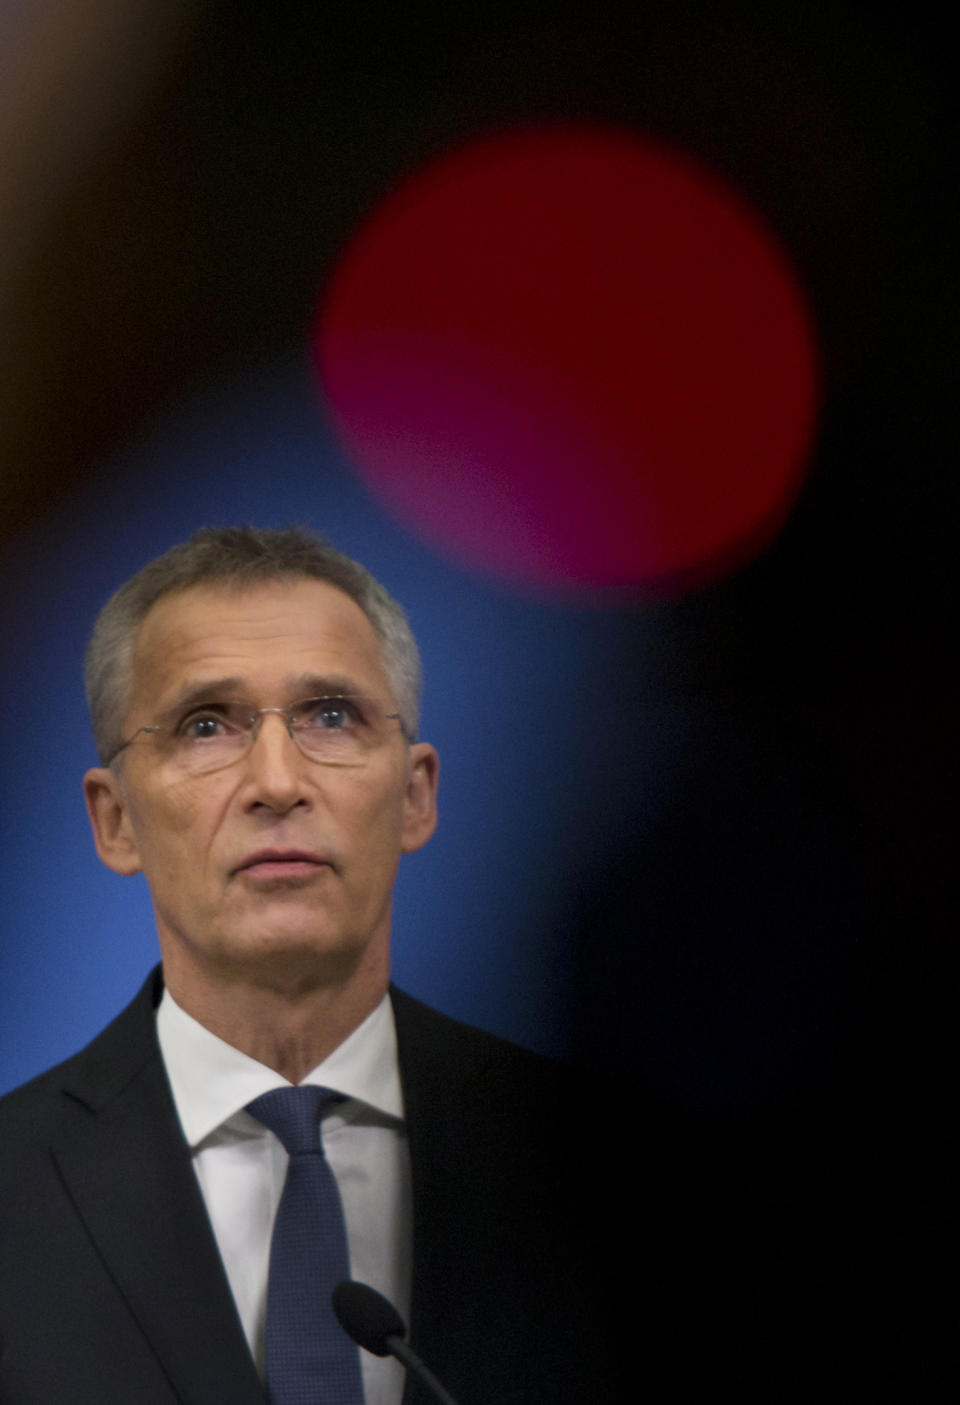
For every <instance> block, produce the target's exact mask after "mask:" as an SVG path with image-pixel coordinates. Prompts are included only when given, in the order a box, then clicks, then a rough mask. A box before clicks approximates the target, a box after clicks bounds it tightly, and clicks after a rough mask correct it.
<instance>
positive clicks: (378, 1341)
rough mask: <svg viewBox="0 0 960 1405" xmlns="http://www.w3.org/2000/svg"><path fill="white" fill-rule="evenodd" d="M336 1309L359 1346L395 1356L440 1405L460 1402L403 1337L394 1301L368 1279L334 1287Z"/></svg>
mask: <svg viewBox="0 0 960 1405" xmlns="http://www.w3.org/2000/svg"><path fill="white" fill-rule="evenodd" d="M333 1310H334V1313H335V1314H336V1318H337V1321H338V1322H339V1323H340V1326H341V1327H342V1328H343V1330H344V1331H345V1332H346V1333H347V1335H348V1336H349V1337H352V1338H353V1340H354V1341H355V1342H356V1344H357V1346H362V1347H363V1349H364V1351H370V1352H373V1355H374V1356H395V1357H396V1358H397V1360H398V1361H400V1362H402V1364H403V1365H404V1366H405V1367H406V1369H407V1370H408V1371H412V1372H413V1373H414V1375H415V1376H418V1377H419V1378H420V1380H421V1381H423V1383H424V1385H425V1386H426V1387H427V1389H428V1390H429V1391H430V1392H431V1393H432V1394H433V1395H434V1396H435V1397H436V1398H437V1400H439V1401H440V1402H441V1405H457V1402H456V1401H455V1400H454V1398H453V1396H452V1395H451V1394H450V1392H449V1391H447V1390H445V1389H444V1388H443V1386H442V1385H441V1384H440V1382H439V1381H438V1380H437V1378H436V1376H435V1375H434V1374H433V1372H432V1371H430V1370H429V1369H428V1368H427V1367H426V1366H425V1365H424V1364H423V1362H422V1361H421V1360H420V1358H419V1356H418V1355H417V1353H416V1352H415V1351H414V1350H413V1349H412V1348H411V1347H409V1346H408V1345H407V1343H406V1342H405V1341H404V1339H403V1338H404V1334H405V1333H406V1330H407V1329H406V1326H405V1325H404V1321H403V1318H402V1317H401V1316H400V1314H399V1312H398V1311H397V1309H396V1308H395V1307H394V1305H393V1303H392V1302H390V1301H389V1299H388V1298H385V1297H384V1296H383V1294H382V1293H378V1292H377V1290H376V1288H371V1287H370V1285H369V1284H368V1283H354V1282H353V1281H352V1280H350V1279H347V1280H346V1281H345V1282H343V1283H338V1284H337V1286H336V1287H335V1288H334V1290H333Z"/></svg>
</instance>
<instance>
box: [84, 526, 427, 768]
mask: <svg viewBox="0 0 960 1405" xmlns="http://www.w3.org/2000/svg"><path fill="white" fill-rule="evenodd" d="M299 578H306V579H313V580H320V581H326V582H327V583H328V584H329V585H333V586H336V587H337V589H338V590H342V591H343V593H344V594H345V595H348V596H349V597H350V599H351V600H353V601H355V602H356V604H357V605H359V606H360V608H361V610H362V611H363V612H364V614H365V615H366V617H367V619H368V620H369V621H370V624H371V625H372V626H373V630H374V633H375V634H376V636H377V638H378V640H379V641H380V647H381V650H382V655H383V664H384V668H385V670H386V674H387V677H388V679H389V681H390V687H391V689H392V690H393V694H394V697H395V699H396V702H397V707H398V709H399V712H400V722H401V725H402V727H403V730H404V732H405V733H406V735H407V737H408V738H409V739H410V740H411V741H412V740H413V739H414V738H415V737H416V735H417V724H418V721H419V711H420V688H421V670H420V655H419V652H418V650H417V644H416V640H415V639H414V637H413V634H412V632H411V630H410V625H409V624H408V622H407V617H406V615H405V614H404V611H403V608H402V606H400V605H399V604H398V603H397V601H396V600H394V599H393V598H392V597H391V596H390V595H388V594H387V592H386V591H385V590H384V588H383V586H382V585H380V583H379V582H378V581H376V580H374V578H373V576H372V575H371V574H370V572H369V571H368V570H366V568H365V567H363V566H361V565H360V563H359V562H358V561H354V560H352V559H351V557H349V556H344V555H343V553H342V552H340V551H337V550H336V549H335V548H334V547H332V546H330V545H328V544H327V543H326V542H324V541H322V540H321V539H320V538H319V537H317V536H315V535H314V534H313V533H311V532H309V531H307V530H305V529H302V528H299V527H290V528H286V529H284V530H275V529H272V528H257V527H204V528H202V529H201V530H200V531H198V532H195V533H194V534H193V536H192V537H190V538H189V540H188V541H185V542H182V543H180V544H179V545H178V546H174V547H171V548H170V550H169V551H165V552H164V553H163V555H162V556H158V557H157V558H156V559H155V560H154V561H150V562H148V564H147V565H146V566H144V567H143V568H142V569H141V570H139V571H138V572H137V574H136V575H135V576H132V577H131V578H130V580H128V581H127V582H126V583H125V584H124V585H122V586H121V587H120V589H119V590H118V591H117V592H116V594H115V595H113V596H111V598H110V599H109V600H108V601H107V603H106V605H104V607H103V609H102V610H101V611H100V613H99V615H98V616H97V619H96V622H95V624H94V626H93V633H92V635H91V636H90V643H89V645H88V646H87V654H86V662H85V668H84V677H85V681H86V688H87V703H88V706H89V708H90V719H91V721H92V723H93V735H94V739H95V741H96V744H97V751H98V752H99V755H100V760H101V762H102V763H103V764H104V765H106V764H107V762H108V760H109V758H110V757H111V756H113V755H114V754H115V753H116V751H117V750H118V748H119V747H120V745H121V743H122V741H123V736H122V727H123V717H124V714H125V712H126V709H127V705H128V703H129V698H130V689H131V685H132V681H133V679H132V673H133V648H134V642H135V640H136V637H137V634H138V632H139V629H140V626H141V625H142V624H143V621H144V620H145V619H146V616H147V614H148V612H149V611H150V610H151V609H152V608H153V606H154V605H155V604H156V603H157V601H158V600H160V599H161V598H162V597H163V596H165V595H172V594H175V593H177V592H180V591H184V590H189V589H190V588H191V587H192V586H199V585H217V584H222V585H232V586H236V587H238V588H240V589H242V588H244V587H246V586H248V585H255V584H259V583H263V582H268V581H279V580H297V579H299Z"/></svg>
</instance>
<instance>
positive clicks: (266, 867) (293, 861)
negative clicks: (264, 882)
mask: <svg viewBox="0 0 960 1405" xmlns="http://www.w3.org/2000/svg"><path fill="white" fill-rule="evenodd" d="M327 862H328V861H327V860H326V859H325V858H324V857H323V855H322V854H314V853H311V852H310V851H309V850H308V849H258V850H257V852H256V853H255V854H250V855H249V857H248V858H246V859H244V860H243V862H242V863H241V864H238V865H237V867H236V868H235V869H234V873H252V874H255V875H262V876H264V877H284V876H289V877H291V878H292V877H294V876H295V875H301V874H308V873H311V872H312V871H314V870H315V869H318V868H323V867H324V866H325V865H326V864H327Z"/></svg>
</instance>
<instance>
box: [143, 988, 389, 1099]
mask: <svg viewBox="0 0 960 1405" xmlns="http://www.w3.org/2000/svg"><path fill="white" fill-rule="evenodd" d="M169 967H170V963H169V962H166V961H165V962H164V982H165V984H166V986H167V989H168V990H169V992H170V994H171V995H172V996H173V998H174V1000H175V1001H176V1002H177V1004H178V1005H179V1006H180V1007H181V1009H183V1010H186V1012H187V1014H188V1015H191V1016H192V1017H193V1018H194V1019H195V1020H196V1021H197V1022H198V1023H199V1024H202V1025H203V1026H204V1028H206V1029H209V1030H210V1032H211V1034H215V1035H217V1037H218V1038H220V1039H222V1040H224V1042H225V1043H227V1044H232V1045H233V1047H234V1048H235V1049H239V1050H240V1051H241V1053H244V1054H247V1055H249V1057H250V1058H252V1059H256V1060H257V1062H258V1063H262V1064H265V1065H266V1067H267V1068H272V1069H275V1070H276V1072H277V1073H279V1074H281V1076H282V1077H284V1078H286V1079H287V1081H288V1082H290V1083H299V1082H301V1080H302V1079H303V1078H305V1077H306V1075H307V1074H308V1073H309V1072H310V1070H311V1069H314V1068H316V1067H317V1065H318V1064H320V1063H322V1062H323V1060H324V1059H325V1058H327V1057H328V1056H329V1055H330V1054H332V1053H333V1051H334V1049H336V1048H337V1047H338V1046H339V1045H340V1044H342V1043H343V1041H344V1040H345V1039H346V1038H347V1036H348V1035H350V1034H352V1033H353V1031H354V1030H355V1029H356V1028H357V1027H358V1025H361V1024H362V1023H363V1021H364V1020H365V1019H366V1018H367V1016H368V1015H369V1014H370V1013H371V1012H372V1011H373V1010H375V1009H376V1007H377V1006H378V1005H379V1003H380V1001H381V1000H382V999H383V996H384V995H385V993H386V990H387V973H386V972H383V973H382V975H380V974H379V973H376V974H375V973H374V972H368V973H365V974H366V975H367V976H368V979H365V980H359V979H357V976H358V975H359V974H362V973H354V975H353V977H352V978H350V979H347V980H345V981H343V982H328V983H323V984H321V983H319V982H317V983H303V982H300V983H287V984H278V983H277V982H276V981H264V980H262V979H261V980H257V979H251V978H250V977H249V976H248V977H247V978H246V979H234V980H229V981H227V980H224V979H223V975H222V973H221V974H220V975H219V978H218V979H217V980H215V981H206V982H201V981H197V980H195V979H191V980H189V981H185V980H183V978H182V973H181V972H179V971H178V970H177V969H176V966H175V963H174V969H169Z"/></svg>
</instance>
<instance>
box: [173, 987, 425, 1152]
mask: <svg viewBox="0 0 960 1405" xmlns="http://www.w3.org/2000/svg"><path fill="white" fill-rule="evenodd" d="M157 1038H158V1040H159V1043H160V1052H161V1054H162V1056H163V1062H164V1065H165V1066H166V1070H167V1078H168V1079H169V1081H170V1089H171V1092H172V1093H173V1101H174V1104H175V1105H176V1109H177V1115H178V1117H179V1118H180V1125H181V1126H182V1127H183V1131H184V1135H185V1137H186V1139H187V1141H188V1142H189V1144H190V1146H191V1147H196V1146H197V1145H198V1144H199V1143H200V1142H202V1141H203V1140H204V1139H205V1138H206V1137H208V1136H209V1135H210V1133H211V1132H214V1131H215V1130H216V1129H217V1128H218V1127H220V1126H221V1125H222V1124H223V1123H224V1122H226V1121H228V1120H229V1119H230V1118H232V1117H234V1116H235V1114H236V1113H238V1112H240V1111H241V1110H242V1109H243V1108H244V1107H246V1105H247V1103H249V1102H252V1101H253V1099H254V1098H258V1097H259V1096H260V1094H261V1093H269V1092H272V1091H273V1089H274V1088H289V1087H290V1084H289V1083H288V1081H287V1079H285V1078H284V1077H283V1076H282V1075H281V1074H279V1073H277V1072H276V1071H275V1070H274V1069H272V1068H267V1066H266V1065H265V1064H262V1063H258V1062H257V1060H256V1059H252V1058H250V1056H249V1055H248V1054H244V1053H241V1051H240V1050H239V1049H235V1048H234V1047H233V1045H232V1044H227V1043H226V1041H225V1040H223V1039H220V1038H219V1037H218V1036H217V1035H216V1034H212V1033H211V1031H210V1030H209V1029H207V1028H206V1027H205V1026H204V1025H202V1024H200V1023H199V1021H198V1020H195V1019H194V1018H193V1016H192V1015H188V1014H187V1012H186V1010H184V1009H183V1008H182V1007H181V1006H180V1005H178V1004H177V1002H176V1001H175V1000H174V998H173V996H172V995H171V994H170V992H169V991H168V990H164V992H163V996H162V998H161V1000H160V1005H159V1007H158V1009H157ZM302 1081H303V1082H304V1083H314V1084H318V1085H320V1086H322V1087H324V1088H333V1089H334V1090H335V1091H336V1092H338V1093H343V1094H344V1096H345V1097H348V1098H355V1099H357V1100H358V1101H359V1102H362V1103H365V1104H366V1105H367V1106H368V1107H371V1108H373V1109H374V1110H375V1111H376V1112H379V1113H381V1114H383V1115H385V1116H386V1117H389V1118H391V1119H399V1120H401V1121H402V1119H403V1091H402V1088H401V1085H400V1067H399V1063H398V1060H397V1033H396V1026H395V1023H394V1018H393V1006H392V1004H391V1003H390V997H389V996H388V995H385V996H384V997H383V999H382V1000H381V1002H380V1004H379V1005H378V1006H377V1007H376V1009H375V1010H373V1011H371V1013H370V1014H369V1015H368V1016H367V1018H366V1019H365V1020H364V1021H363V1023H362V1024H360V1025H358V1026H357V1028H356V1029H355V1030H354V1031H353V1032H352V1033H351V1034H349V1035H348V1036H347V1038H346V1039H345V1040H344V1041H343V1043H342V1044H339V1045H338V1046H337V1048H336V1049H334V1051H333V1053H332V1054H330V1055H329V1056H328V1057H327V1058H325V1059H324V1060H323V1062H322V1063H320V1064H318V1065H317V1067H316V1068H314V1069H312V1070H311V1071H310V1072H309V1073H308V1074H307V1076H306V1077H305V1078H304V1079H303V1080H302Z"/></svg>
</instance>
